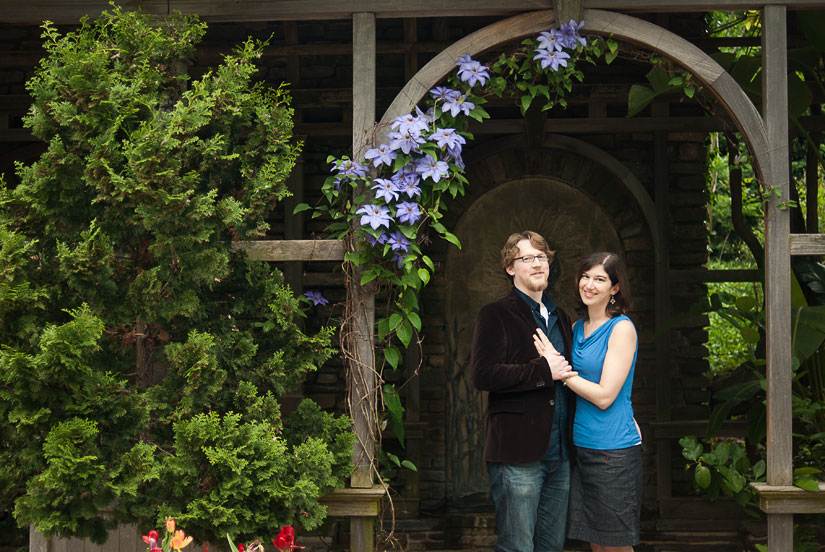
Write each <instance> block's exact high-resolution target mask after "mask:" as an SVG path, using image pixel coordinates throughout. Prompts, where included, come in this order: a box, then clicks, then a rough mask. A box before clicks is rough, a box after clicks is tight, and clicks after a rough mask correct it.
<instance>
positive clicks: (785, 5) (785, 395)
mask: <svg viewBox="0 0 825 552" xmlns="http://www.w3.org/2000/svg"><path fill="white" fill-rule="evenodd" d="M8 4H9V5H5V6H4V7H3V12H4V13H3V14H2V15H0V19H1V20H2V21H7V22H15V23H39V22H40V21H41V20H43V19H50V20H52V21H55V22H57V23H73V22H76V21H77V20H78V19H79V18H80V17H81V16H83V15H87V14H89V15H92V16H94V15H95V13H96V12H97V13H99V12H100V11H101V10H103V9H106V8H107V2H105V1H98V0H85V1H83V0H64V1H63V2H60V3H55V2H50V1H46V0H33V1H29V2H25V3H21V2H11V3H8ZM57 4H59V5H57ZM121 5H122V6H123V7H124V8H127V9H128V8H131V7H138V6H139V7H140V8H141V9H142V10H143V11H144V12H148V13H157V14H159V15H162V14H166V13H168V11H169V10H176V9H177V10H180V11H182V12H184V13H197V14H199V15H201V16H202V17H203V18H204V19H205V20H207V21H255V20H260V21H268V20H280V21H283V20H291V21H295V20H304V19H306V20H322V19H351V20H352V22H353V46H352V55H353V71H354V74H355V77H354V78H353V90H352V100H353V124H352V139H353V140H352V145H353V151H354V152H356V153H357V152H359V151H361V152H362V151H363V148H364V146H365V144H366V140H367V136H368V135H369V134H370V132H371V130H372V128H373V126H374V122H375V121H376V117H375V107H374V106H375V75H376V71H377V68H376V64H375V52H376V40H375V20H376V18H377V17H444V16H482V15H507V16H513V17H511V18H510V19H505V20H503V21H502V22H500V23H499V24H496V25H498V26H497V27H495V28H488V29H482V30H481V31H479V32H477V33H474V34H473V35H471V36H469V37H465V39H462V40H460V41H459V42H457V43H456V44H455V45H453V46H451V47H448V48H447V49H445V50H444V51H443V52H441V53H440V54H438V55H437V56H435V58H433V60H432V61H431V62H430V63H428V64H427V65H426V66H425V67H424V68H422V69H421V70H420V71H418V72H417V73H416V74H415V75H412V76H410V79H409V82H408V84H407V86H405V87H404V89H403V90H402V91H401V92H400V93H399V94H398V96H397V97H396V100H395V101H394V102H393V103H392V104H391V106H390V108H389V109H388V111H387V112H386V113H385V114H384V115H383V117H381V119H380V120H381V121H382V122H387V121H389V120H391V119H392V118H393V117H394V116H397V115H400V114H402V113H406V112H409V111H410V109H411V107H412V106H414V105H415V104H416V103H417V102H418V101H419V99H420V98H421V97H422V95H423V94H424V93H426V91H427V90H428V89H429V88H430V87H431V86H432V85H433V84H435V83H437V82H438V81H440V80H441V79H442V78H443V77H444V76H445V75H446V74H447V72H448V71H449V70H451V69H452V64H453V63H454V60H455V58H456V57H457V56H458V55H461V54H464V53H467V52H470V53H472V54H477V53H482V52H484V51H487V50H490V49H492V48H494V47H495V46H497V45H498V44H501V43H502V42H504V41H506V40H508V39H511V38H517V37H519V36H525V35H527V34H532V33H534V32H537V30H543V29H544V28H546V27H547V26H549V24H550V23H552V22H553V21H554V20H555V17H554V13H558V12H559V11H561V12H563V13H564V15H565V16H567V15H570V14H578V13H583V14H584V15H583V20H584V22H585V25H586V27H585V30H586V31H588V32H594V33H599V34H604V35H613V36H614V37H615V38H618V39H619V40H625V41H628V42H632V43H635V44H638V45H640V46H643V47H645V48H649V49H652V50H655V51H657V52H659V53H661V54H663V55H665V56H667V57H668V58H670V59H671V60H673V61H674V62H676V63H677V64H680V65H682V66H683V67H685V68H686V69H688V70H689V71H690V72H691V73H693V74H694V75H695V76H696V77H697V78H698V79H699V80H701V81H702V82H703V83H704V84H705V85H706V86H707V88H708V89H709V90H711V91H712V92H713V93H714V94H715V95H716V96H717V98H718V99H719V100H720V102H721V104H722V105H723V106H724V107H725V109H726V111H727V112H728V114H729V115H730V116H731V118H732V120H734V121H735V122H736V124H737V126H738V130H739V131H740V132H741V133H742V135H743V137H744V139H745V140H746V142H747V143H748V146H749V148H750V150H751V152H752V154H753V156H754V159H755V161H756V166H757V168H758V172H759V175H760V177H761V179H762V180H763V182H764V185H765V187H766V188H768V189H775V190H776V191H778V192H779V196H778V197H773V196H772V197H771V200H770V203H769V205H768V208H767V210H766V221H765V222H766V243H765V257H766V259H765V261H766V262H765V278H766V304H767V317H766V326H767V382H768V383H767V384H768V392H767V403H768V420H767V424H768V443H767V446H768V467H767V483H766V484H764V485H757V486H755V488H756V490H757V491H758V492H759V494H760V496H761V500H762V509H763V510H764V511H765V512H766V513H767V515H768V546H769V549H770V550H771V551H772V552H774V551H779V552H782V551H790V550H792V544H793V514H796V513H825V487H821V488H820V491H819V492H818V493H812V492H804V493H802V492H800V491H799V490H798V489H797V488H795V487H793V486H792V482H793V473H792V469H793V466H792V451H791V433H792V432H791V425H792V416H791V375H792V371H791V349H790V347H791V342H790V335H791V328H790V321H791V319H790V313H791V305H790V258H791V256H792V255H823V254H825V236H824V235H819V234H806V235H792V234H790V224H789V213H788V211H786V210H781V209H779V208H778V205H779V204H780V202H783V201H787V200H788V199H789V198H790V183H789V167H788V143H787V136H788V123H787V103H788V91H787V81H786V75H787V39H786V34H787V29H786V18H787V11H788V10H789V9H825V2H817V1H813V0H797V1H774V2H752V1H746V0H712V1H709V0H681V1H680V0H578V1H561V0H556V1H555V2H553V1H551V0H530V1H521V2H512V1H507V0H452V1H451V2H443V1H441V0H417V1H415V2H408V3H406V4H394V3H387V2H384V1H381V0H353V1H351V2H346V3H343V2H340V1H337V0H280V1H254V0H248V1H241V2H238V1H231V2H229V1H226V2H223V1H221V2H214V1H207V0H141V1H137V0H133V1H131V2H121ZM554 5H555V6H554ZM552 7H555V8H556V12H554V11H552V10H549V9H548V8H552ZM720 9H724V10H731V11H733V10H744V9H759V10H761V11H762V62H763V71H762V80H763V91H764V94H763V109H762V114H761V115H760V113H759V112H758V111H757V109H756V108H755V107H754V106H753V105H752V104H751V103H750V101H749V100H748V99H747V97H746V96H745V94H744V92H743V91H742V90H741V88H739V86H738V85H737V84H736V83H735V82H734V81H733V79H732V78H731V77H730V76H729V75H728V74H727V73H725V72H724V71H723V70H722V69H721V68H720V67H719V66H718V65H717V64H715V63H714V62H713V61H712V60H711V59H710V58H709V57H708V56H707V55H706V54H704V52H702V51H701V50H699V49H698V48H696V47H695V46H693V45H691V44H690V43H688V42H687V41H685V40H684V39H681V38H679V37H677V36H675V35H673V34H672V33H670V32H669V31H667V30H666V29H664V28H662V27H659V26H657V25H655V24H653V23H649V22H645V21H642V20H639V19H635V18H632V17H630V16H628V15H626V13H628V12H631V13H632V12H646V13H653V12H688V11H692V12H699V11H710V10H720ZM532 10H544V11H538V12H535V13H527V12H532ZM601 10H609V11H601ZM519 14H526V15H521V16H520V15H519ZM508 33H509V34H508ZM410 72H412V71H410ZM548 124H552V123H548ZM648 124H653V123H652V122H650V121H649V122H648ZM657 128H659V127H657ZM664 128H666V127H664V126H663V127H662V130H664ZM659 191H661V192H662V193H665V194H666V192H667V182H666V181H665V179H663V178H657V195H658V192H659ZM654 216H655V218H656V220H658V232H659V234H658V235H655V236H654V238H655V239H659V240H660V241H661V237H662V234H661V233H662V232H664V225H665V222H666V221H665V219H664V218H663V217H662V213H661V212H657V213H655V215H654ZM238 247H243V248H244V249H245V250H247V252H248V253H249V254H250V256H251V257H252V258H255V259H260V260H271V261H318V260H324V261H329V260H343V254H344V251H345V245H344V244H343V243H341V242H337V241H320V240H319V241H306V240H304V241H302V240H295V241H280V242H254V243H244V244H239V245H238ZM660 253H661V250H659V251H658V252H657V254H660ZM656 267H657V268H656V276H655V288H656V295H657V305H656V313H657V314H656V316H657V319H658V320H659V321H660V322H661V321H662V320H663V319H665V318H666V315H667V309H666V307H665V305H664V303H663V299H662V297H663V295H664V290H665V286H666V285H667V279H668V277H669V271H668V267H667V264H666V263H665V261H664V259H663V258H662V257H661V256H657V262H656ZM348 301H349V303H350V305H351V306H352V307H353V308H354V311H353V312H354V313H355V314H356V316H355V320H356V323H355V326H354V328H355V332H356V339H357V340H359V342H360V344H361V346H360V347H359V349H358V350H359V352H358V355H357V358H356V362H354V366H353V367H352V368H351V369H352V370H353V373H358V374H361V375H362V376H363V378H362V379H359V382H360V384H359V385H362V386H359V385H351V388H352V394H351V396H350V402H351V404H352V405H353V408H352V414H353V418H354V419H355V424H356V432H357V434H358V439H359V445H357V446H356V450H355V451H354V458H355V461H356V470H355V472H354V474H353V477H352V480H351V487H352V489H348V490H346V491H344V492H343V493H339V494H338V495H336V498H332V499H330V500H331V502H330V505H331V508H330V513H331V514H337V515H341V514H342V513H344V511H348V512H349V513H351V514H352V513H354V514H355V516H356V517H354V518H353V523H352V525H351V527H352V540H351V549H352V550H353V551H361V550H371V549H372V546H373V544H372V542H373V539H372V535H373V517H374V516H375V515H377V513H378V508H377V501H378V500H379V497H380V495H381V492H382V490H381V489H375V488H374V486H373V483H372V477H371V474H370V468H369V460H370V459H371V455H372V454H373V452H374V451H373V447H374V435H373V434H372V431H373V426H374V424H372V420H370V419H369V417H368V415H367V416H361V414H360V413H361V412H371V411H372V410H371V409H372V407H371V406H370V404H371V402H372V401H374V400H375V396H374V394H373V393H372V392H370V390H371V389H372V388H373V386H374V382H371V380H370V378H371V377H373V374H374V355H373V352H372V349H371V343H372V341H371V340H372V325H373V319H374V296H373V294H372V292H371V291H370V290H369V289H365V288H363V287H361V286H358V285H352V286H350V288H349V289H348ZM658 354H659V355H664V354H665V352H664V350H661V349H660V350H659V351H658ZM657 397H658V398H657V401H658V403H659V404H660V405H661V406H660V408H659V409H658V417H659V420H661V421H664V422H666V421H667V420H668V412H669V411H668V406H667V405H668V401H669V388H668V382H667V374H664V373H662V374H659V376H658V380H657ZM361 403H365V404H366V405H367V408H360V407H357V406H356V405H359V404H361ZM663 454H664V453H663ZM333 503H336V504H339V505H340V506H341V507H342V510H339V511H335V508H333V507H332V504H333ZM355 504H358V506H354V505H355ZM33 548H34V547H33Z"/></svg>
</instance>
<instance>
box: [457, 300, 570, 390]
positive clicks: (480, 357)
mask: <svg viewBox="0 0 825 552" xmlns="http://www.w3.org/2000/svg"><path fill="white" fill-rule="evenodd" d="M508 318H509V317H508ZM512 326H513V321H512V320H508V321H505V320H504V319H503V317H502V311H501V309H497V308H495V307H494V306H493V305H486V306H484V307H482V309H481V310H480V311H479V312H478V318H477V319H476V328H475V334H474V336H473V351H472V356H471V360H470V364H471V366H472V374H473V385H475V386H476V388H477V389H480V390H482V391H492V392H496V393H514V392H523V391H531V390H536V389H541V388H543V387H548V386H549V387H552V386H553V385H554V382H553V377H552V374H551V373H550V367H549V366H548V364H547V361H546V360H545V359H544V358H543V357H540V356H539V355H538V353H535V351H533V354H532V355H530V353H529V349H526V346H527V345H528V342H527V341H525V340H529V347H532V346H533V345H532V343H533V337H532V335H525V336H516V335H513V333H514V332H513V327H512ZM516 340H521V341H518V342H516ZM519 351H521V356H522V357H523V358H513V356H515V355H516V354H518V352H519ZM528 358H530V360H527V359H528Z"/></svg>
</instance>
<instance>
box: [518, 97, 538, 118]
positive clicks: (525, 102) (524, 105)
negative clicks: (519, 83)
mask: <svg viewBox="0 0 825 552" xmlns="http://www.w3.org/2000/svg"><path fill="white" fill-rule="evenodd" d="M533 98H535V96H531V95H524V96H522V97H521V114H522V115H524V114H525V113H526V112H527V110H528V109H530V104H531V103H533Z"/></svg>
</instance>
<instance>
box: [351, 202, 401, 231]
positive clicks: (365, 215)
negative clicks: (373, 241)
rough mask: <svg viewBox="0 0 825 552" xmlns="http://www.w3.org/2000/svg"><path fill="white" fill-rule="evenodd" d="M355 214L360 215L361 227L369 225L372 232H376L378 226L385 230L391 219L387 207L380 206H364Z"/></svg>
mask: <svg viewBox="0 0 825 552" xmlns="http://www.w3.org/2000/svg"><path fill="white" fill-rule="evenodd" d="M355 214H361V215H362V216H361V226H367V225H369V226H370V227H371V228H372V229H373V230H378V227H379V226H384V227H386V228H387V229H389V227H390V221H391V220H393V218H392V217H391V216H390V209H389V207H384V206H382V205H372V204H369V205H364V206H363V207H361V208H360V209H358V210H357V211H355Z"/></svg>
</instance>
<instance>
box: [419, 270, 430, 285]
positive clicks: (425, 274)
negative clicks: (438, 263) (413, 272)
mask: <svg viewBox="0 0 825 552" xmlns="http://www.w3.org/2000/svg"><path fill="white" fill-rule="evenodd" d="M418 277H419V278H421V282H423V283H424V285H427V282H429V281H430V272H429V271H428V270H427V269H426V268H419V269H418Z"/></svg>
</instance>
